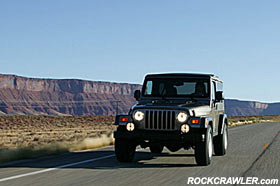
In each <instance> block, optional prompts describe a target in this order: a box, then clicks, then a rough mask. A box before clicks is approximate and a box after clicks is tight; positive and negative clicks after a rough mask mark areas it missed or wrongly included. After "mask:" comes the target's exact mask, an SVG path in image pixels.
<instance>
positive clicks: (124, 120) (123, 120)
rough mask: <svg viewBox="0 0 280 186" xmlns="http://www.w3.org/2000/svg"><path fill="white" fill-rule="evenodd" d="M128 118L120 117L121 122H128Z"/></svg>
mask: <svg viewBox="0 0 280 186" xmlns="http://www.w3.org/2000/svg"><path fill="white" fill-rule="evenodd" d="M128 120H129V118H128V117H121V122H128Z"/></svg>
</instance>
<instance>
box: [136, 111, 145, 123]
mask: <svg viewBox="0 0 280 186" xmlns="http://www.w3.org/2000/svg"><path fill="white" fill-rule="evenodd" d="M134 119H135V120H136V121H141V120H143V119H144V112H142V111H136V112H135V113H134Z"/></svg>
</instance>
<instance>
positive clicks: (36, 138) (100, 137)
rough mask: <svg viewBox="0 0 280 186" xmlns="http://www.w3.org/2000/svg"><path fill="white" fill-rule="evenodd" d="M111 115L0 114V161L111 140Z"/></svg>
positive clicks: (64, 150) (112, 128)
mask: <svg viewBox="0 0 280 186" xmlns="http://www.w3.org/2000/svg"><path fill="white" fill-rule="evenodd" d="M113 121H114V117H109V116H83V117H76V116H65V117H55V116H1V117H0V129H1V130H0V162H7V161H11V160H17V159H25V158H34V157H40V156H43V155H50V154H57V153H62V152H70V151H78V150H85V149H93V148H97V147H101V146H106V145H110V144H112V143H113V138H112V131H113V130H114V129H115V126H114V125H113Z"/></svg>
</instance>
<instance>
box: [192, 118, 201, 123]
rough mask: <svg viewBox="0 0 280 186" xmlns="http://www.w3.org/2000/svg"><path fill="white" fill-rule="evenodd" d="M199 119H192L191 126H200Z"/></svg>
mask: <svg viewBox="0 0 280 186" xmlns="http://www.w3.org/2000/svg"><path fill="white" fill-rule="evenodd" d="M199 122H200V121H199V119H192V120H191V124H199Z"/></svg>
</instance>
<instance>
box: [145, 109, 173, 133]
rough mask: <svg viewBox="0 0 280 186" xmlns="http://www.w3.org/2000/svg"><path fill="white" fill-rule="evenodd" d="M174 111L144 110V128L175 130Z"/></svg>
mask: <svg viewBox="0 0 280 186" xmlns="http://www.w3.org/2000/svg"><path fill="white" fill-rule="evenodd" d="M175 115H176V113H175V111H165V110H146V112H145V129H151V130H175V119H176V118H175Z"/></svg>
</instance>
